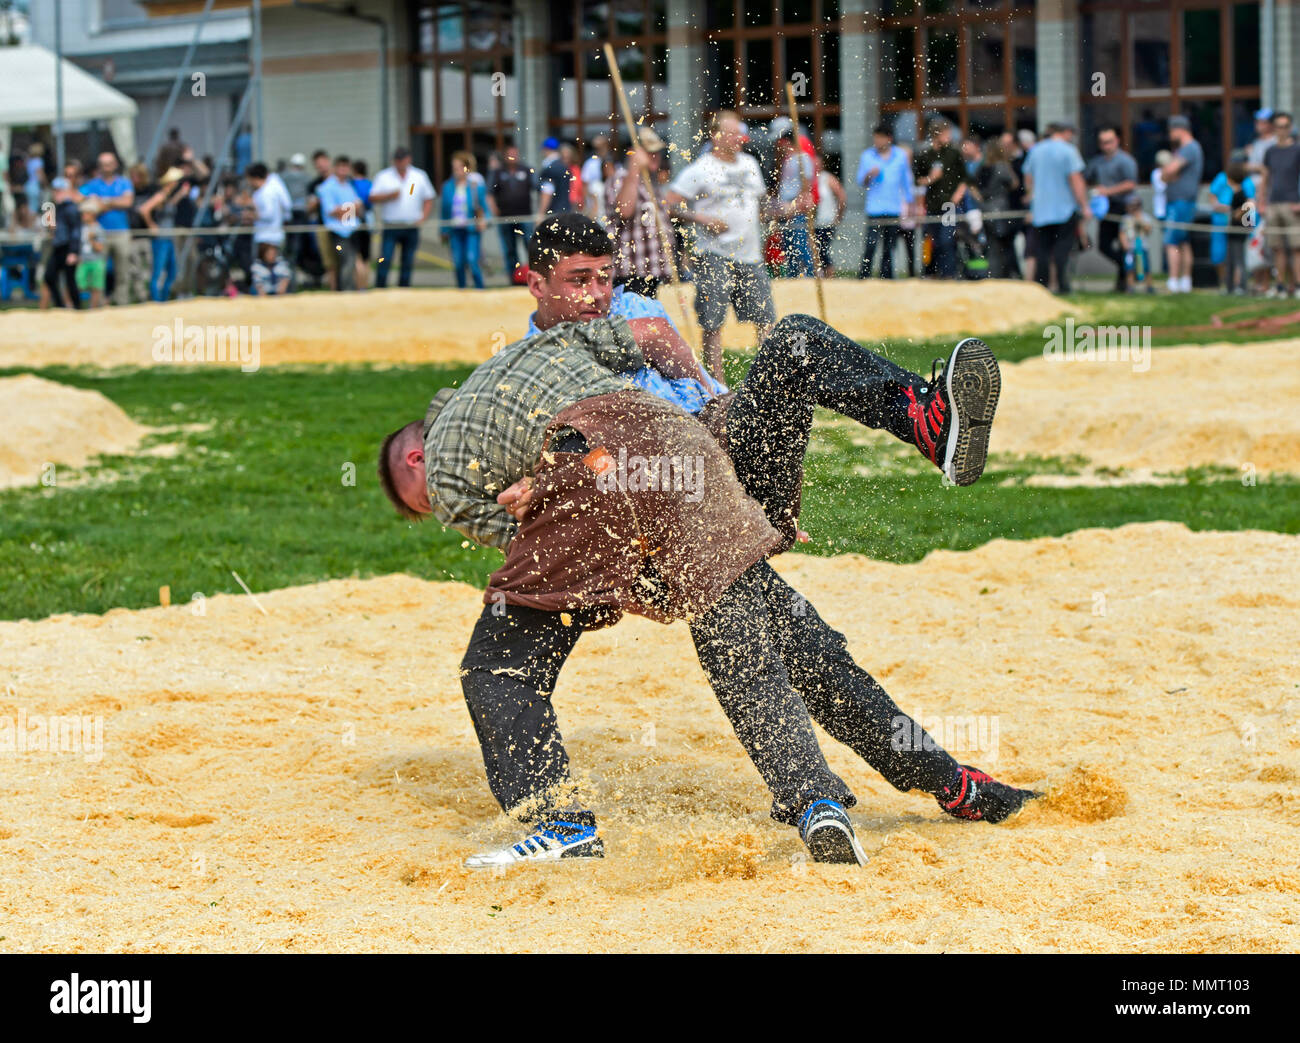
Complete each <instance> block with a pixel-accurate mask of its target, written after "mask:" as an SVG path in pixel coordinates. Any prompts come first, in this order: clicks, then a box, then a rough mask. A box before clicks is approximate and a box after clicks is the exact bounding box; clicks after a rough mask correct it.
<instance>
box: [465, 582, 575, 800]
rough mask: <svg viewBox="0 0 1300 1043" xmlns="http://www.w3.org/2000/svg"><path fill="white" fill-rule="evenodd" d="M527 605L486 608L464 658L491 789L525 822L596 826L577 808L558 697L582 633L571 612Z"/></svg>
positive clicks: (472, 714)
mask: <svg viewBox="0 0 1300 1043" xmlns="http://www.w3.org/2000/svg"><path fill="white" fill-rule="evenodd" d="M570 618H571V620H572V621H571V623H570V624H569V625H568V626H566V625H565V624H564V620H563V618H562V616H561V614H560V613H559V612H544V611H542V610H540V609H535V608H526V607H524V606H520V605H505V604H502V605H500V606H497V605H489V606H487V607H485V608H484V609H483V613H482V615H480V616H479V620H478V623H477V624H475V626H474V633H473V635H472V636H471V637H470V642H469V648H468V650H467V651H466V652H465V657H464V659H463V660H462V661H461V664H460V670H461V676H460V683H461V688H462V690H463V691H464V693H465V703H466V705H467V706H468V707H469V715H470V719H471V720H472V721H473V722H474V731H475V732H476V733H477V735H478V741H479V746H480V747H481V748H482V751H483V764H484V767H485V768H486V769H487V779H488V786H489V787H491V789H492V795H493V796H494V797H496V798H497V802H498V803H499V804H500V805H501V809H502V810H503V811H505V812H507V813H517V814H518V815H519V817H520V818H522V819H523V820H524V821H545V820H546V819H547V818H553V817H555V816H557V815H560V816H562V817H563V818H565V819H567V820H569V821H577V822H582V823H583V824H584V825H595V819H594V817H593V816H592V815H591V813H590V812H588V811H586V810H585V809H583V808H580V807H577V806H575V805H574V797H573V792H572V783H571V780H570V777H569V757H568V754H567V753H566V752H565V749H564V743H563V740H562V739H561V737H560V729H559V725H558V723H557V721H556V717H555V710H554V708H553V707H552V706H551V694H552V692H553V691H554V690H555V682H556V679H557V678H558V677H559V673H560V668H561V667H562V666H563V665H564V663H565V660H566V659H568V657H569V653H570V652H572V651H573V646H574V645H575V644H576V643H577V641H578V637H579V636H580V635H581V633H582V630H583V626H582V622H581V621H580V620H579V619H577V618H576V617H574V616H573V615H572V614H570Z"/></svg>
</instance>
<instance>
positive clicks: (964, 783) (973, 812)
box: [934, 764, 1042, 825]
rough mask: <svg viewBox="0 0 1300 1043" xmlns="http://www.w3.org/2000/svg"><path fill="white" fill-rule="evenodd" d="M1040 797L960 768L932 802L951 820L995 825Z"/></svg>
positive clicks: (971, 770) (971, 769)
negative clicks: (957, 774)
mask: <svg viewBox="0 0 1300 1043" xmlns="http://www.w3.org/2000/svg"><path fill="white" fill-rule="evenodd" d="M1041 796H1042V794H1041V793H1036V792H1035V791H1034V790H1029V789H1016V787H1015V786H1008V785H1007V784H1006V783H1005V782H999V781H998V780H997V779H995V778H993V776H992V775H988V774H985V773H984V772H982V771H980V770H979V769H978V768H972V767H970V766H969V765H966V764H963V765H962V766H961V774H960V775H959V776H958V777H957V778H956V779H955V780H953V782H952V784H951V785H949V786H947V787H945V788H944V789H942V790H940V791H939V792H938V793H936V794H935V795H934V799H935V800H937V801H938V802H939V807H941V808H943V810H944V812H945V813H947V814H949V815H951V816H952V817H953V818H960V819H965V820H966V821H967V822H991V823H993V824H994V825H996V824H997V823H999V822H1003V821H1005V820H1006V819H1008V818H1010V817H1011V816H1012V815H1014V814H1015V813H1016V812H1017V811H1019V810H1020V809H1021V808H1023V807H1024V806H1025V804H1027V803H1028V802H1029V801H1031V800H1035V799H1036V798H1038V797H1041Z"/></svg>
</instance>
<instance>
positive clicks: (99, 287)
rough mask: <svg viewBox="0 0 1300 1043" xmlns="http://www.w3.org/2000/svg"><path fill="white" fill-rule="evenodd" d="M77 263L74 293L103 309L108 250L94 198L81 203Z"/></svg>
mask: <svg viewBox="0 0 1300 1043" xmlns="http://www.w3.org/2000/svg"><path fill="white" fill-rule="evenodd" d="M80 210H81V259H80V262H79V263H78V265H77V289H78V290H79V291H80V292H81V293H89V294H90V306H91V307H92V308H102V307H103V306H104V287H105V285H106V283H107V280H108V247H107V246H105V245H104V230H103V229H102V228H101V227H100V225H99V204H98V203H97V202H96V201H95V197H94V196H87V197H86V198H84V199H83V200H82V201H81V206H80Z"/></svg>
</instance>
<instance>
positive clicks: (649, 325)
mask: <svg viewBox="0 0 1300 1043" xmlns="http://www.w3.org/2000/svg"><path fill="white" fill-rule="evenodd" d="M627 327H628V329H629V330H631V331H632V337H633V339H634V340H635V341H636V343H637V347H639V348H640V349H641V354H642V355H644V356H645V361H646V365H648V366H650V367H652V368H653V369H656V370H658V371H659V372H660V373H662V374H663V375H664V376H665V377H667V378H668V379H669V380H680V379H682V378H683V377H685V378H689V379H691V380H701V379H702V378H703V376H704V371H703V370H701V369H700V364H699V363H698V362H697V361H696V360H695V355H694V353H693V352H692V351H691V346H690V345H689V344H687V343H686V341H685V340H683V339H682V335H681V334H680V333H678V332H677V331H676V330H675V329H673V326H672V323H670V322H668V321H667V320H665V319H659V318H650V319H629V320H628V323H627Z"/></svg>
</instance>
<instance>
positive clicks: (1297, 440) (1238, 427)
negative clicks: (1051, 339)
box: [990, 341, 1300, 484]
mask: <svg viewBox="0 0 1300 1043" xmlns="http://www.w3.org/2000/svg"><path fill="white" fill-rule="evenodd" d="M1296 351H1297V344H1296V342H1295V341H1277V342H1272V343H1262V344H1242V345H1237V346H1232V345H1215V346H1210V347H1180V348H1155V349H1153V350H1152V351H1151V354H1150V368H1149V369H1147V370H1144V371H1143V370H1139V369H1135V368H1134V366H1133V365H1132V364H1131V363H1124V362H1105V363H1103V362H1097V361H1085V360H1074V361H1050V360H1048V359H1045V358H1032V359H1027V360H1025V361H1023V362H1019V363H1016V364H1014V365H1003V367H1002V378H1003V385H1002V400H1001V402H1000V403H999V405H998V420H997V423H996V425H995V426H994V428H993V438H992V441H991V446H990V448H991V449H992V451H993V452H995V453H1016V454H1019V455H1033V456H1056V457H1067V456H1074V455H1080V456H1083V457H1085V458H1087V459H1088V460H1089V461H1091V462H1092V463H1093V464H1094V465H1097V466H1099V467H1107V468H1131V469H1150V470H1153V471H1156V472H1160V471H1170V470H1182V469H1185V468H1189V467H1201V466H1205V465H1210V464H1214V465H1219V466H1225V467H1230V468H1232V469H1234V470H1237V471H1240V472H1241V473H1243V474H1246V473H1253V474H1267V473H1270V472H1276V471H1286V472H1292V473H1297V472H1300V410H1297V409H1296V403H1297V402H1300V367H1297V366H1296V364H1295V363H1296ZM1036 484H1066V483H1065V482H1060V483H1056V482H1040V483H1036Z"/></svg>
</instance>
